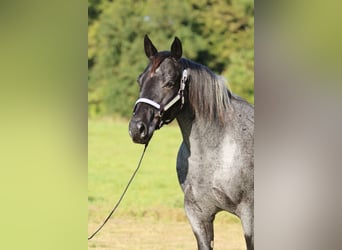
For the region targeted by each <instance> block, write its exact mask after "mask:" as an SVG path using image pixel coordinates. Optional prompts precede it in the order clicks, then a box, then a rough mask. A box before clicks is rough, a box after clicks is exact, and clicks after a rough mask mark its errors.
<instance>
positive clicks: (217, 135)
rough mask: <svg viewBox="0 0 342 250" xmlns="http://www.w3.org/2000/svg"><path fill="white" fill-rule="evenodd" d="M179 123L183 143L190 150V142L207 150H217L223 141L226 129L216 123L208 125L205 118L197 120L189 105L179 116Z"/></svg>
mask: <svg viewBox="0 0 342 250" xmlns="http://www.w3.org/2000/svg"><path fill="white" fill-rule="evenodd" d="M176 119H177V122H178V125H179V127H180V130H181V133H182V137H183V141H184V143H185V145H186V146H187V148H188V149H189V150H190V149H191V145H190V142H193V141H196V142H199V143H196V146H201V145H202V146H204V147H206V148H210V147H213V148H216V147H217V144H218V143H219V142H220V141H221V139H222V138H221V135H222V134H223V130H224V129H225V128H224V127H222V126H220V125H219V124H215V123H211V124H210V123H208V121H207V120H206V119H205V117H197V118H195V116H194V113H193V111H192V110H191V108H190V107H189V106H188V105H187V106H185V107H184V109H183V111H182V112H181V113H180V114H179V115H178V116H177V118H176Z"/></svg>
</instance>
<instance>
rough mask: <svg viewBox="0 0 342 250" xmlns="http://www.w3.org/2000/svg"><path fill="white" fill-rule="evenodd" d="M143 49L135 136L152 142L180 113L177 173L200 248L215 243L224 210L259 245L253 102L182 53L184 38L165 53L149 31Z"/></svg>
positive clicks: (250, 241) (132, 125) (250, 246)
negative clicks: (218, 215) (255, 212)
mask: <svg viewBox="0 0 342 250" xmlns="http://www.w3.org/2000/svg"><path fill="white" fill-rule="evenodd" d="M144 47H145V54H146V56H147V57H148V58H149V60H150V63H149V65H148V66H147V68H146V69H145V71H144V72H143V73H142V74H141V75H140V76H139V77H138V83H139V86H140V97H139V99H138V100H137V102H136V104H135V107H134V113H133V117H132V119H131V121H130V124H129V132H130V135H131V137H132V139H133V141H134V142H136V143H141V144H147V143H148V142H149V140H150V139H151V137H152V135H153V132H154V130H156V129H159V128H161V127H162V125H163V124H167V123H169V122H171V121H172V120H173V119H174V118H176V119H177V122H178V124H179V127H180V129H181V132H182V136H183V142H182V144H181V146H180V148H179V152H178V156H177V174H178V179H179V183H180V185H181V187H182V190H183V192H184V207H185V212H186V215H187V217H188V219H189V221H190V224H191V226H192V229H193V232H194V234H195V236H196V239H197V245H198V249H201V250H204V249H213V243H214V230H213V221H214V219H215V214H216V213H217V212H219V211H222V210H225V211H229V212H231V213H233V214H235V215H237V216H238V217H239V218H240V219H241V222H242V226H243V230H244V234H245V239H246V244H247V249H248V250H252V249H254V230H253V226H254V215H253V210H254V152H253V147H254V108H253V106H251V105H250V104H248V103H247V102H246V101H244V100H243V99H241V98H239V97H237V96H235V95H233V94H232V93H231V92H230V91H229V90H228V89H227V88H226V87H225V81H224V79H223V78H221V77H220V76H218V75H216V74H214V73H213V72H212V71H211V70H209V69H208V68H207V67H205V66H203V65H200V64H198V63H195V62H193V61H191V60H188V59H185V58H182V44H181V41H180V40H179V39H178V38H177V37H176V38H175V40H174V41H173V43H172V45H171V51H162V52H158V51H157V49H156V48H155V46H154V45H153V44H152V42H151V40H150V39H149V38H148V36H147V35H146V36H145V39H144Z"/></svg>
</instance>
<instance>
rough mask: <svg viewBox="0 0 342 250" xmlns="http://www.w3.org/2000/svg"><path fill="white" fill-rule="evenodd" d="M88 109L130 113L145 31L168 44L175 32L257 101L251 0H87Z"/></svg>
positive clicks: (163, 46) (186, 51) (188, 50)
mask: <svg viewBox="0 0 342 250" xmlns="http://www.w3.org/2000/svg"><path fill="white" fill-rule="evenodd" d="M88 14H89V21H88V25H89V28H88V71H89V76H88V104H89V115H90V116H94V115H109V114H119V115H121V116H129V115H130V114H131V111H132V107H133V104H134V102H135V100H136V99H137V96H138V87H137V85H136V78H137V76H138V75H139V74H140V73H141V72H142V71H143V70H144V68H145V67H146V65H147V63H148V61H147V59H146V57H145V53H144V51H143V37H144V35H145V34H148V35H149V36H150V37H151V39H152V40H153V42H154V44H155V45H156V46H157V48H158V50H169V46H170V44H171V42H172V40H173V38H174V37H175V36H178V37H179V38H180V39H181V40H182V43H183V56H184V57H186V58H189V59H192V60H194V61H197V62H199V63H201V64H204V65H206V66H208V67H209V68H210V69H212V70H213V71H214V72H216V73H217V74H221V75H223V76H224V77H226V78H227V79H228V82H229V83H230V87H231V89H232V90H233V92H234V93H236V94H238V95H240V96H242V97H244V98H245V99H247V100H248V101H249V102H252V103H253V102H254V86H253V83H254V74H253V71H254V48H253V45H254V41H253V37H254V3H253V1H252V0H239V1H238V0H225V1H224V0H188V1H183V0H173V1H159V0H143V1H135V0H114V1H105V0H89V2H88Z"/></svg>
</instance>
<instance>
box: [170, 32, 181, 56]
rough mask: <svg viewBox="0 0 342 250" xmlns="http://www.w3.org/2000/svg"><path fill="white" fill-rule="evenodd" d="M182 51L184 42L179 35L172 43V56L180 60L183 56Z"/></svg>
mask: <svg viewBox="0 0 342 250" xmlns="http://www.w3.org/2000/svg"><path fill="white" fill-rule="evenodd" d="M182 53H183V51H182V42H181V41H180V40H179V39H178V37H175V40H174V41H173V43H172V45H171V56H172V57H173V58H175V59H176V60H179V59H180V58H181V57H182Z"/></svg>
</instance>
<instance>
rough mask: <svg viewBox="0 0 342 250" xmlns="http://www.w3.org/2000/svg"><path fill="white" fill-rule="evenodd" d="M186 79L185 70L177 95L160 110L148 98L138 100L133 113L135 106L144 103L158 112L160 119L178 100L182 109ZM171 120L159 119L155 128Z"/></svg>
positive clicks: (186, 72) (155, 103)
mask: <svg viewBox="0 0 342 250" xmlns="http://www.w3.org/2000/svg"><path fill="white" fill-rule="evenodd" d="M187 79H188V71H187V70H186V69H184V70H183V73H182V78H181V83H180V87H179V90H178V93H177V95H176V96H175V97H174V98H172V100H171V101H169V102H168V103H167V104H165V106H164V107H163V108H162V106H161V105H160V104H159V103H157V102H155V101H153V100H151V99H148V98H139V99H138V100H137V101H136V102H135V105H134V111H135V109H136V106H137V104H138V103H146V104H148V105H150V106H152V107H154V108H156V109H157V110H158V111H159V117H160V118H162V116H163V113H164V112H165V111H167V110H169V109H170V108H171V107H172V106H173V105H174V104H176V103H177V102H178V101H179V100H181V109H182V108H183V105H184V89H185V83H186V81H187ZM170 122H171V120H166V121H163V119H160V124H159V125H158V126H157V127H158V128H161V127H162V125H163V123H166V124H167V123H170Z"/></svg>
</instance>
